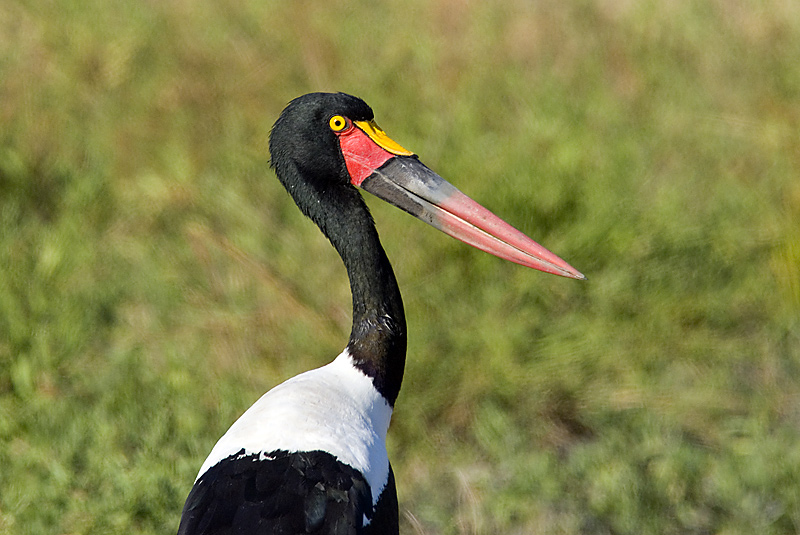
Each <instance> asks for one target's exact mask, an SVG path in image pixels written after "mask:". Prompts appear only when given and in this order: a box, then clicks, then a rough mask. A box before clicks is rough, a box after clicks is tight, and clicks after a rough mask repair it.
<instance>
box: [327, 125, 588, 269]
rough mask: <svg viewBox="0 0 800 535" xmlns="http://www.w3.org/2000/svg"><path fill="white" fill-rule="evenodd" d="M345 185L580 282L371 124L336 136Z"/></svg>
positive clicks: (497, 252) (489, 248)
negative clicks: (347, 177) (345, 174)
mask: <svg viewBox="0 0 800 535" xmlns="http://www.w3.org/2000/svg"><path fill="white" fill-rule="evenodd" d="M339 143H340V146H341V149H342V155H343V156H344V159H345V163H346V164H347V169H348V171H349V173H350V177H351V182H352V183H353V184H354V185H356V186H360V187H361V188H363V189H365V190H367V191H368V192H370V193H372V194H373V195H375V196H377V197H380V198H381V199H383V200H385V201H387V202H389V203H391V204H393V205H395V206H397V207H398V208H401V209H402V210H405V211H406V212H408V213H410V214H411V215H413V216H416V217H417V218H419V219H421V220H423V221H425V222H426V223H428V224H430V225H432V226H434V227H436V228H438V229H439V230H441V231H442V232H444V233H445V234H448V235H450V236H452V237H454V238H456V239H458V240H461V241H463V242H464V243H467V244H469V245H472V246H473V247H476V248H478V249H480V250H482V251H486V252H487V253H490V254H493V255H494V256H497V257H499V258H503V259H506V260H510V261H511V262H516V263H517V264H521V265H523V266H528V267H531V268H533V269H538V270H539V271H544V272H546V273H553V274H555V275H561V276H562V277H570V278H573V279H586V277H585V276H584V275H583V274H582V273H581V272H579V271H578V270H577V269H575V268H574V267H572V266H570V265H569V264H567V263H566V262H565V261H564V260H562V259H561V258H559V257H558V256H556V255H555V254H553V253H551V252H550V251H548V250H547V249H545V248H544V247H542V246H541V245H539V244H538V243H536V242H535V241H533V240H532V239H530V238H529V237H528V236H526V235H525V234H523V233H522V232H520V231H519V230H517V229H515V228H514V227H512V226H511V225H509V224H508V223H506V222H505V221H503V220H502V219H500V218H499V217H497V216H496V215H494V214H493V213H492V212H490V211H489V210H487V209H486V208H484V207H483V206H481V205H480V204H478V203H477V202H475V201H473V200H472V199H470V198H469V197H467V196H466V195H465V194H463V193H462V192H461V191H459V190H458V189H457V188H456V187H455V186H453V185H452V184H450V183H449V182H447V181H446V180H445V179H443V178H442V177H440V176H439V175H437V174H436V173H434V172H433V171H431V170H430V169H428V167H426V166H425V165H424V164H423V163H422V162H420V161H419V159H417V157H416V156H415V155H413V153H411V152H409V151H407V150H406V149H403V148H402V147H401V146H400V145H398V144H397V143H395V142H394V141H392V140H391V139H390V138H388V136H386V134H384V133H383V131H382V130H380V129H379V128H378V127H377V125H375V123H374V122H371V121H370V122H361V121H357V122H355V123H354V124H353V126H352V127H350V128H348V129H347V130H346V131H343V132H341V134H340V135H339Z"/></svg>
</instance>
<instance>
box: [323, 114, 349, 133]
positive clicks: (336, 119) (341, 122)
mask: <svg viewBox="0 0 800 535" xmlns="http://www.w3.org/2000/svg"><path fill="white" fill-rule="evenodd" d="M349 125H350V121H348V120H347V119H346V118H344V117H342V116H341V115H334V116H333V117H331V119H330V121H328V126H330V127H331V130H333V131H334V132H341V131H342V130H344V129H345V128H347V127H348V126H349Z"/></svg>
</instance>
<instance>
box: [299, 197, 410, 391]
mask: <svg viewBox="0 0 800 535" xmlns="http://www.w3.org/2000/svg"><path fill="white" fill-rule="evenodd" d="M301 187H302V186H301ZM290 191H291V190H290ZM292 193H293V195H294V193H299V192H292ZM316 193H318V192H314V193H311V192H310V191H306V194H308V196H305V195H303V196H304V197H305V199H306V200H312V202H311V203H303V204H304V206H301V209H303V211H304V212H306V213H307V215H309V217H311V219H312V220H313V221H315V222H316V223H317V225H319V227H320V229H321V230H322V232H323V234H325V236H327V237H328V239H329V240H330V242H331V243H332V244H333V246H334V248H336V251H337V252H338V253H339V255H340V256H341V257H342V261H343V262H344V265H345V268H347V275H348V277H349V278H350V290H351V292H352V294H353V329H352V331H351V333H350V341H349V342H348V344H347V349H348V350H349V352H350V355H351V356H352V358H353V361H354V362H355V365H356V366H357V367H358V368H359V369H360V370H361V371H363V372H364V373H365V374H366V375H367V376H369V377H371V378H372V381H373V383H374V385H375V388H376V389H377V390H378V391H379V392H380V393H381V394H382V395H383V397H384V398H386V400H387V401H388V402H389V404H390V405H392V406H394V402H395V400H396V399H397V394H398V393H399V392H400V384H401V383H402V381H403V369H404V367H405V359H406V317H405V313H404V311H403V300H402V298H401V296H400V289H399V288H398V286H397V279H396V278H395V276H394V272H393V271H392V266H391V264H390V263H389V259H388V258H387V257H386V252H385V251H384V250H383V247H382V246H381V242H380V240H379V239H378V232H377V230H376V229H375V224H374V223H373V221H372V216H371V215H370V213H369V210H368V208H367V206H366V204H365V203H364V201H363V199H362V198H361V195H360V194H359V193H358V191H356V189H355V188H354V187H352V186H349V185H348V186H346V187H345V188H343V189H339V188H336V190H335V191H331V190H328V191H327V192H325V193H324V194H323V195H319V196H318V195H317V194H316ZM309 197H310V198H311V199H309ZM295 198H297V197H295ZM317 200H319V201H321V202H316V201H317ZM298 204H300V203H298Z"/></svg>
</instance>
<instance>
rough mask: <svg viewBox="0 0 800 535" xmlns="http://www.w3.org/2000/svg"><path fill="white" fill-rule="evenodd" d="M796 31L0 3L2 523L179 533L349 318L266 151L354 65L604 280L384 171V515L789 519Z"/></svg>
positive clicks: (514, 13)
mask: <svg viewBox="0 0 800 535" xmlns="http://www.w3.org/2000/svg"><path fill="white" fill-rule="evenodd" d="M798 50H800V5H798V4H797V3H795V2H791V1H786V0H773V1H765V2H753V1H747V0H715V1H708V2H688V1H678V2H656V1H647V2H630V1H621V0H620V1H615V0H580V1H577V2H563V3H562V2H555V1H544V2H527V1H522V0H511V1H505V2H474V1H468V0H437V1H422V0H408V1H406V2H397V3H389V2H367V1H355V2H344V1H341V0H331V1H328V2H326V3H322V2H310V1H297V2H277V1H270V0H258V1H252V0H236V1H234V0H217V1H213V2H205V3H201V2H189V1H183V0H175V1H170V2H100V1H97V0H88V1H84V2H77V1H60V2H48V1H44V0H39V1H33V0H31V1H18V0H10V1H5V2H3V3H2V4H0V531H2V532H3V533H9V534H17V533H19V534H22V533H37V534H38V533H63V534H84V533H85V534H88V533H92V534H98V533H123V532H124V533H141V534H150V533H170V532H174V531H175V530H176V529H177V525H178V520H179V515H180V511H181V507H182V505H183V500H184V499H185V496H186V494H187V493H188V491H189V488H190V486H191V484H192V482H193V480H194V477H195V475H196V473H197V470H198V468H199V466H200V464H201V463H202V461H203V459H204V458H205V456H206V454H207V453H208V452H209V451H210V449H211V447H212V446H213V444H214V442H215V441H216V440H217V438H218V437H219V436H220V435H221V434H222V433H223V432H224V431H225V430H226V429H227V427H228V426H229V425H230V424H231V423H232V422H233V421H234V420H235V419H236V418H237V417H238V415H239V414H241V412H242V411H243V410H244V409H245V408H247V407H248V406H249V405H250V404H251V403H252V402H254V401H255V400H256V399H257V398H258V397H259V396H260V395H261V394H262V393H263V392H264V391H266V390H267V389H269V388H271V387H272V386H274V385H275V384H277V383H279V382H281V381H283V380H284V379H286V378H288V377H290V376H292V375H294V374H296V373H299V372H301V371H303V370H306V369H309V368H312V367H316V366H320V365H322V364H324V363H326V362H327V361H329V360H330V359H331V358H333V357H334V356H335V355H336V354H338V352H339V351H340V350H341V349H342V347H343V346H344V344H345V342H346V339H347V335H348V333H349V321H350V318H349V314H350V311H349V304H350V297H349V288H348V286H347V279H346V277H345V274H344V270H343V268H342V266H341V263H340V260H339V259H338V257H337V256H336V255H335V253H334V251H333V250H332V249H331V248H330V247H329V245H328V244H327V242H326V241H325V240H324V238H323V237H322V236H321V234H320V233H319V232H318V230H317V229H316V228H314V227H313V225H311V224H310V223H309V222H308V221H306V220H304V219H303V217H302V216H301V215H300V213H299V211H298V210H297V209H296V208H295V207H294V206H293V204H292V203H291V201H290V199H289V198H288V196H287V195H286V194H285V192H283V191H282V189H281V188H280V186H279V184H278V182H277V180H275V178H274V176H273V174H272V172H271V171H270V170H269V168H268V154H267V148H266V147H267V139H268V134H269V128H270V126H271V125H272V123H273V121H274V120H275V118H276V117H277V115H278V114H279V112H280V110H281V109H282V108H283V106H284V105H285V104H286V102H288V101H289V100H290V99H291V98H293V97H295V96H298V95H300V94H302V93H305V92H309V91H317V90H328V91H331V90H340V91H346V92H350V93H353V94H356V95H358V96H361V97H362V98H364V99H365V100H366V101H367V102H368V103H370V104H371V105H372V107H373V108H374V110H375V112H376V116H377V119H378V122H379V124H381V125H382V126H383V127H384V128H385V129H386V130H387V131H388V132H389V134H390V135H391V136H392V137H393V138H394V139H396V140H397V141H399V142H400V143H401V144H403V145H404V146H406V147H408V148H410V149H412V150H414V151H416V152H417V153H418V154H419V155H420V157H421V159H422V160H423V161H424V162H426V163H427V164H428V165H429V166H431V167H432V168H434V169H436V170H437V171H438V172H439V173H440V174H442V175H443V176H444V177H446V178H448V179H449V180H451V181H452V182H454V183H455V184H456V185H457V186H459V187H460V188H461V189H463V190H464V191H465V192H467V193H468V194H469V195H471V196H473V197H474V198H475V199H477V200H478V201H479V202H481V203H483V204H484V205H486V206H488V207H489V208H490V209H492V210H493V211H495V212H496V213H498V214H500V215H501V216H502V217H503V218H505V219H507V220H508V221H510V222H511V223H513V224H515V225H516V226H518V227H520V228H521V229H522V230H524V231H525V232H527V233H529V234H530V235H531V236H533V237H534V238H535V239H537V240H538V241H540V242H541V243H543V244H545V245H546V246H547V247H548V248H551V249H552V250H553V251H555V252H556V253H557V254H559V255H561V256H563V257H564V258H565V259H567V260H568V261H569V262H570V263H572V264H573V265H575V266H576V267H577V268H578V269H580V270H581V271H583V272H584V273H586V274H587V275H588V277H589V280H588V282H585V283H581V282H576V281H573V280H566V279H560V278H557V277H553V276H546V275H543V274H539V273H535V272H533V271H530V270H526V269H523V268H520V267H519V266H516V265H513V264H510V263H505V262H501V261H499V260H497V259H495V258H492V257H490V256H489V255H486V254H484V253H480V252H478V251H476V250H473V249H470V248H468V247H466V246H464V245H462V244H460V243H458V242H456V241H454V240H451V239H449V238H447V237H445V236H444V235H441V234H439V233H437V232H435V231H433V230H432V229H430V228H429V227H427V226H426V225H423V224H421V223H418V222H416V221H414V220H413V219H411V218H409V217H408V216H407V215H406V214H403V213H402V212H400V211H398V210H396V209H394V208H392V207H390V206H388V205H383V204H381V203H379V202H372V201H373V200H372V199H368V202H369V203H370V205H371V206H372V207H373V211H374V214H375V217H376V220H377V223H378V225H379V229H380V231H381V235H382V237H383V238H384V241H385V246H386V249H387V251H388V254H389V257H390V258H391V259H393V260H394V263H395V268H396V272H397V275H398V278H399V281H400V285H401V288H402V289H403V294H404V298H405V302H406V309H407V313H408V316H409V332H410V339H409V344H410V346H409V359H408V364H407V370H406V378H405V384H404V388H403V391H402V392H401V396H400V399H399V401H398V406H397V410H396V412H395V416H394V421H393V425H392V429H391V431H390V436H389V447H390V456H391V458H392V462H393V465H394V467H395V472H396V475H397V480H398V488H399V498H400V504H401V505H400V509H401V517H402V526H401V529H402V531H403V532H404V533H416V534H482V533H504V534H523V533H525V534H531V533H561V534H577V533H584V534H678V533H695V534H737V533H742V534H752V533H760V534H779V533H797V532H798V531H800V447H798V444H799V441H800V408H799V407H800V61H798V57H797V52H798Z"/></svg>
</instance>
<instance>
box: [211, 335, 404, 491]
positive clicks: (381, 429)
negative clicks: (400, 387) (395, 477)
mask: <svg viewBox="0 0 800 535" xmlns="http://www.w3.org/2000/svg"><path fill="white" fill-rule="evenodd" d="M391 416H392V407H391V406H390V405H389V403H387V401H386V399H384V397H383V396H381V394H380V393H379V392H378V391H377V390H376V389H375V387H374V386H373V384H372V380H371V379H370V378H369V377H367V376H366V375H364V373H363V372H361V370H359V369H357V368H356V367H355V366H354V365H353V361H352V359H351V357H350V355H349V354H348V352H347V350H345V351H343V352H342V353H341V354H340V355H339V356H338V357H336V359H335V360H334V361H333V362H331V363H330V364H328V365H326V366H323V367H321V368H317V369H315V370H310V371H307V372H305V373H302V374H300V375H298V376H296V377H293V378H291V379H289V380H288V381H286V382H284V383H281V384H280V385H278V386H276V387H275V388H273V389H272V390H270V391H269V392H267V393H266V394H264V395H263V396H262V397H261V399H259V400H258V401H257V402H256V403H255V404H254V405H253V406H252V407H250V408H249V409H248V410H247V411H246V412H245V413H244V414H243V415H242V416H241V417H240V418H239V419H238V420H237V421H236V422H235V423H234V424H233V425H232V426H231V428H230V429H229V430H228V432H227V433H225V435H223V436H222V438H221V439H219V441H218V442H217V444H216V445H215V446H214V449H213V450H211V453H210V454H209V456H208V458H207V459H206V461H205V463H203V466H202V467H201V468H200V472H199V473H198V475H197V479H199V478H200V476H202V475H203V474H204V473H205V472H206V470H208V469H209V468H211V467H212V466H214V465H215V464H217V463H218V462H219V461H221V460H223V459H226V458H228V457H230V456H231V455H234V454H236V453H238V452H240V451H241V450H242V449H244V450H245V454H246V455H252V454H261V455H262V456H263V457H264V458H267V456H268V454H269V453H270V452H272V451H276V450H285V451H288V452H290V453H292V452H300V451H315V450H321V451H325V452H328V453H330V454H332V455H334V456H335V457H336V458H337V459H338V460H339V461H341V462H342V463H344V464H346V465H348V466H351V467H353V468H355V469H356V470H358V471H359V472H361V473H362V474H363V475H364V478H365V479H366V480H367V482H368V483H369V485H370V490H371V491H372V501H373V504H375V503H377V500H378V497H379V496H380V493H381V491H382V490H383V487H384V485H385V484H386V481H387V478H388V475H389V458H388V456H387V453H386V433H387V431H388V429H389V421H390V419H391Z"/></svg>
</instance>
